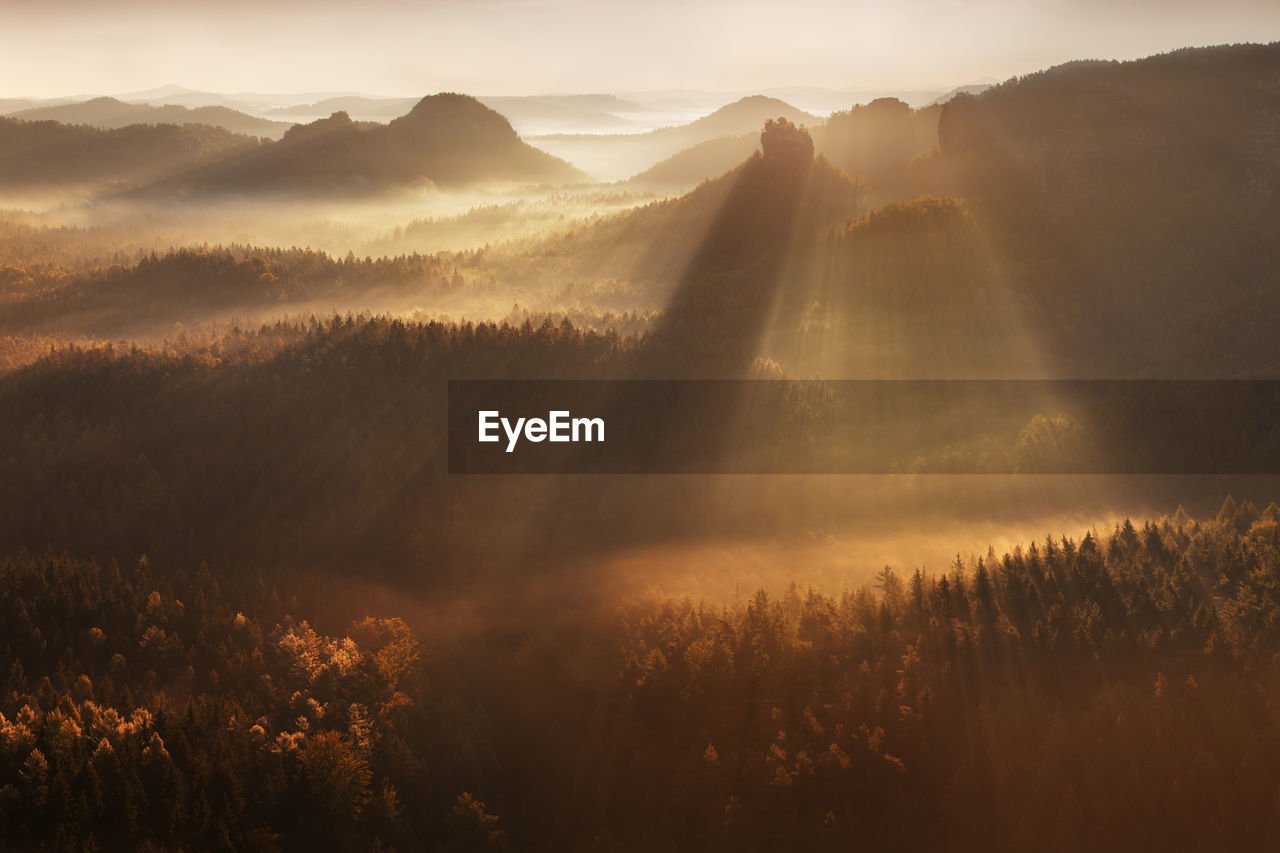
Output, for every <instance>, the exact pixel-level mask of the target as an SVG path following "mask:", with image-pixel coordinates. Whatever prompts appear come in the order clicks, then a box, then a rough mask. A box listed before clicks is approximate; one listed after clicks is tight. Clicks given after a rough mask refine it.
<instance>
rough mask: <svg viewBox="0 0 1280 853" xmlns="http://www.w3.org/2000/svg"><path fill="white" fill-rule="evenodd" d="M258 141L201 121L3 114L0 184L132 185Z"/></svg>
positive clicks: (0, 122) (245, 149) (250, 146)
mask: <svg viewBox="0 0 1280 853" xmlns="http://www.w3.org/2000/svg"><path fill="white" fill-rule="evenodd" d="M268 144H270V143H268ZM258 145H259V140H258V139H255V138H253V137H249V136H244V135H241V134H237V133H232V132H231V131H229V130H224V129H222V128H220V127H210V126H208V125H202V124H189V125H181V126H179V125H174V124H160V125H144V124H135V125H128V126H125V127H121V128H117V129H114V130H104V129H101V128H96V127H89V126H86V125H68V124H59V123H58V122H54V121H22V120H20V119H15V118H0V184H4V185H9V186H27V187H38V186H44V187H54V186H62V187H65V186H71V185H77V184H85V185H104V184H105V185H114V186H118V187H122V188H128V187H131V186H137V185H139V184H144V183H150V182H152V181H157V180H163V179H166V178H168V177H171V176H173V175H175V174H178V173H181V172H185V171H188V170H190V169H193V168H197V167H199V166H202V165H206V164H209V163H212V162H215V161H217V160H221V159H224V158H226V157H231V156H234V155H237V154H242V153H246V152H250V151H253V150H255V149H256V148H257V147H258Z"/></svg>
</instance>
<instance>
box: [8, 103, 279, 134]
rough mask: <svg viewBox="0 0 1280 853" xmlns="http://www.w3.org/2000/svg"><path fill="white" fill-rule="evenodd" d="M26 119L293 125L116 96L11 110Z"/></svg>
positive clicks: (266, 129)
mask: <svg viewBox="0 0 1280 853" xmlns="http://www.w3.org/2000/svg"><path fill="white" fill-rule="evenodd" d="M10 115H11V116H12V117H13V118H17V119H22V120H23V121H57V122H61V123H63V124H85V125H89V126H91V127H103V128H117V127H125V126H126V125H131V124H178V125H183V124H206V125H209V126H211V127H220V128H223V129H224V130H229V131H231V132H232V133H243V134H245V135H247V136H262V137H266V138H267V139H279V138H280V137H282V136H284V134H285V131H287V130H288V129H289V128H290V127H292V124H291V123H289V122H282V121H270V120H269V119H264V118H258V117H257V116H251V115H247V114H246V113H242V112H239V111H238V110H233V109H230V108H228V107H221V106H208V107H195V108H191V107H183V106H178V105H174V104H169V105H165V106H151V105H149V104H130V103H125V102H124V101H121V100H117V99H116V98H94V99H93V100H90V101H81V102H79V103H74V104H62V105H59V106H42V107H35V108H33V109H25V110H20V111H18V112H15V113H10Z"/></svg>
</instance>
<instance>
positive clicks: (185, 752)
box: [0, 554, 489, 850]
mask: <svg viewBox="0 0 1280 853" xmlns="http://www.w3.org/2000/svg"><path fill="white" fill-rule="evenodd" d="M228 586H231V587H232V588H234V589H236V590H237V591H236V592H234V593H233V592H229V591H228V589H227V587H228ZM0 609H2V610H3V612H4V613H5V614H6V617H5V619H4V620H3V626H2V627H0V636H2V640H0V642H2V643H3V647H4V664H5V668H6V669H5V671H6V678H5V685H4V693H3V696H2V697H0V756H2V758H0V834H2V835H3V837H4V838H5V839H7V843H8V844H9V845H13V846H14V847H17V848H20V849H26V848H33V849H35V848H45V849H59V850H61V849H68V850H69V849H76V850H80V849H109V850H110V849H126V848H132V849H138V848H140V847H146V848H147V849H181V848H188V849H191V848H199V849H206V850H243V849H257V850H271V849H279V847H280V845H281V844H284V845H286V846H287V847H288V848H289V849H303V848H304V847H308V846H319V847H322V848H325V849H334V848H339V849H350V850H363V849H370V844H372V845H374V846H375V847H376V846H377V845H379V844H382V845H385V846H386V847H388V848H391V849H394V848H396V847H400V848H401V849H422V842H423V841H424V840H428V839H438V840H441V841H447V840H448V839H449V838H450V836H451V834H452V833H455V832H456V833H459V834H460V835H459V837H460V839H462V840H463V841H465V840H466V837H467V833H468V832H469V831H474V830H476V829H477V828H480V827H482V826H483V818H484V817H486V815H485V814H484V813H483V811H482V810H481V807H480V806H479V805H478V804H477V803H475V802H474V801H473V800H472V799H471V798H470V797H467V798H464V799H463V800H461V801H457V800H455V798H456V797H457V796H458V794H459V792H458V791H453V792H449V791H438V790H436V789H435V788H436V786H438V785H439V784H440V783H441V782H443V781H444V780H443V779H440V778H436V777H434V773H435V766H434V765H435V764H436V760H437V757H438V756H439V757H441V759H442V760H441V763H442V764H444V763H445V762H446V761H447V762H449V763H448V765H447V766H448V767H449V769H450V770H453V771H460V770H461V771H465V770H466V769H467V767H468V765H473V766H474V768H476V769H479V768H481V767H483V766H484V765H485V763H486V761H487V760H489V759H488V757H487V756H486V755H485V753H484V749H483V743H482V742H479V741H476V740H473V741H472V742H469V743H465V744H464V743H453V742H451V740H450V734H451V733H454V732H456V733H459V734H462V733H465V732H466V730H467V720H466V715H465V712H462V711H461V710H460V709H450V708H448V707H447V706H445V705H444V704H443V703H434V704H433V700H432V699H431V698H429V697H427V696H426V695H425V693H424V688H425V686H426V682H425V680H424V678H423V675H422V659H421V649H420V645H419V643H418V641H417V639H416V638H415V637H414V635H413V633H412V631H410V629H409V628H408V626H406V625H405V623H404V622H403V621H402V620H400V619H394V618H392V619H377V618H367V619H362V620H359V621H357V622H355V623H354V624H352V625H351V626H350V627H349V628H348V629H347V631H346V632H345V633H344V634H343V635H342V636H335V637H329V636H324V635H322V634H319V633H317V632H316V630H315V629H314V628H312V627H311V625H309V624H308V623H307V622H306V621H295V620H293V619H291V618H289V617H287V616H281V614H282V605H281V602H280V601H279V599H278V598H277V596H276V594H275V592H274V590H272V589H270V588H265V587H261V586H257V585H254V584H252V583H248V582H243V581H242V582H240V583H236V582H231V583H229V584H228V583H227V582H225V581H219V580H218V579H216V578H215V577H214V576H213V575H212V574H211V573H210V572H209V571H208V570H207V569H204V568H202V569H201V570H200V571H198V572H197V573H196V574H195V575H194V576H191V575H188V574H184V573H182V572H180V571H174V570H173V568H172V567H166V569H165V570H163V571H157V570H156V569H154V568H152V567H151V566H150V564H149V563H148V561H147V560H146V559H145V558H144V559H143V560H142V561H141V562H140V563H139V564H138V565H137V566H136V567H134V568H132V569H127V570H126V569H121V568H120V567H119V566H116V565H114V564H112V565H111V566H109V567H106V568H101V567H99V566H97V565H93V564H82V563H77V562H74V561H71V560H69V559H67V558H65V557H56V556H53V555H47V556H45V557H41V558H33V557H30V556H27V555H25V554H24V555H21V556H18V557H16V558H10V559H7V560H5V561H4V562H3V563H0ZM270 620H281V621H275V622H273V621H270ZM469 749H470V750H475V751H474V752H471V753H468V751H467V750H469ZM440 798H442V799H440ZM436 799H439V802H437V803H434V805H435V808H434V809H433V808H432V805H433V800H436ZM451 805H453V807H454V809H453V810H454V812H456V814H452V813H451V812H450V806H451ZM442 849H451V848H449V847H445V846H442ZM464 849H467V848H464Z"/></svg>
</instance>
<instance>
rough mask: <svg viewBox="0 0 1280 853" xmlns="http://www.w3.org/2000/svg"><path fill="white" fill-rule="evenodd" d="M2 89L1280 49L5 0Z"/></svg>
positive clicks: (214, 86)
mask: <svg viewBox="0 0 1280 853" xmlns="http://www.w3.org/2000/svg"><path fill="white" fill-rule="evenodd" d="M0 30H2V31H3V32H4V39H3V41H4V48H3V50H0V80H3V81H4V83H3V91H0V96H19V95H36V96H52V95H66V94H73V93H94V94H103V93H122V92H129V91H133V90H139V89H148V88H152V87H155V86H159V85H163V84H169V83H175V84H179V85H182V86H187V87H190V88H195V89H207V90H213V91H220V92H237V91H251V92H298V91H308V92H310V91H339V90H343V91H360V92H367V93H376V94H394V95H420V94H425V93H429V92H436V91H446V90H453V91H461V92H468V93H473V94H485V95H497V94H532V93H541V92H601V91H613V92H626V91H633V90H652V89H668V88H687V89H710V90H721V91H730V90H746V89H763V88H767V87H773V86H788V85H811V86H826V87H832V88H850V89H886V90H887V89H895V88H896V89H905V88H935V87H941V88H950V87H951V86H954V85H958V84H962V83H966V82H973V81H978V80H1002V79H1005V78H1007V77H1009V76H1011V75H1013V74H1020V73H1025V72H1028V71H1034V70H1037V69H1039V68H1043V67H1046V66H1048V65H1052V64H1055V63H1058V62H1063V61H1066V60H1070V59H1077V58H1117V59H1125V58H1134V57H1138V56H1145V55H1148V54H1151V53H1156V52H1160V51H1163V50H1169V49H1172V48H1176V47H1182V46H1192V45H1205V44H1219V43H1225V42H1239V41H1263V42H1265V41H1274V40H1276V39H1280V2H1276V0H1219V2H1202V0H1056V2H1036V0H970V2H959V0H895V2H884V1H883V0H875V2H868V0H791V1H790V2H779V0H771V2H762V0H699V2H693V0H649V2H643V3H636V2H620V1H619V0H466V1H465V2H464V0H431V2H403V0H370V2H365V3H356V2H344V3H326V2H321V0H313V2H298V0H285V2H269V0H260V2H247V0H233V2H224V3H207V2H199V0H196V2H189V3H181V2H172V0H170V2H163V3H161V2H157V1H156V0H132V2H130V0H124V1H123V2H112V3H106V2H100V0H62V2H59V0H44V2H33V0H2V2H0Z"/></svg>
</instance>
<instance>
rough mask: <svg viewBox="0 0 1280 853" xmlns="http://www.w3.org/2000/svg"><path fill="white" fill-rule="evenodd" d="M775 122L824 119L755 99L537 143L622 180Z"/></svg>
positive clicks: (600, 174) (760, 97) (597, 172)
mask: <svg viewBox="0 0 1280 853" xmlns="http://www.w3.org/2000/svg"><path fill="white" fill-rule="evenodd" d="M774 118H785V119H787V120H788V121H790V122H792V123H795V124H813V123H815V122H817V121H819V119H818V117H817V116H813V115H810V114H809V113H806V112H804V111H803V110H798V109H796V108H795V107H793V106H791V105H790V104H788V103H786V102H785V101H779V100H778V99H776V98H768V97H765V96H763V95H752V96H750V97H746V98H743V99H741V100H739V101H735V102H734V103H732V104H727V105H725V106H723V107H721V108H720V109H718V110H716V111H715V112H713V113H711V114H710V115H707V116H703V117H702V118H700V119H697V120H696V121H692V122H690V123H688V124H684V125H679V126H676V127H664V128H659V129H657V130H652V131H649V132H648V133H636V134H610V135H590V134H559V135H550V136H539V137H536V138H534V139H533V140H532V141H534V142H535V143H536V144H537V146H538V147H539V148H543V149H545V150H547V151H550V152H551V153H552V154H555V155H556V156H558V157H563V158H564V159H566V160H568V161H569V162H571V163H573V164H574V165H576V166H578V167H579V168H582V169H584V170H586V171H587V172H589V173H590V174H592V175H594V176H596V177H598V178H601V179H606V180H620V179H623V178H627V177H629V176H631V175H634V174H636V173H637V172H640V171H642V170H645V169H648V168H649V167H651V166H653V165H654V164H655V163H658V162H660V161H662V160H664V159H666V158H667V157H671V156H672V155H674V154H677V153H679V152H680V151H682V150H684V149H686V148H690V147H692V146H694V145H698V144H700V143H703V142H709V141H711V140H713V139H718V138H720V137H723V136H740V135H742V134H745V133H751V132H753V131H758V129H759V128H760V126H761V125H762V124H764V122H765V121H767V120H769V119H774Z"/></svg>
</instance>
